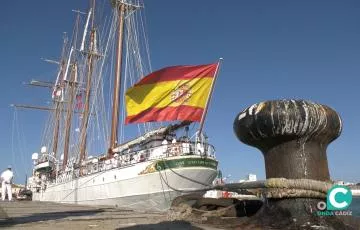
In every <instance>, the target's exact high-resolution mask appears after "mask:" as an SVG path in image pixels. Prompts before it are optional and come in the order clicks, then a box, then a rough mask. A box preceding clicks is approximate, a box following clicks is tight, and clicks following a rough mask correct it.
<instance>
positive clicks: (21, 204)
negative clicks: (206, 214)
mask: <svg viewBox="0 0 360 230" xmlns="http://www.w3.org/2000/svg"><path fill="white" fill-rule="evenodd" d="M0 228H1V229H40V230H41V229H69V230H70V229H76V230H82V229H210V230H211V229H214V230H215V229H219V228H213V227H211V226H206V225H199V224H194V223H189V222H186V221H168V218H167V215H166V214H164V213H159V212H148V211H147V212H139V211H133V210H130V209H120V208H111V207H93V206H81V205H70V204H57V203H48V202H36V201H14V202H6V201H5V202H4V201H3V202H2V201H0Z"/></svg>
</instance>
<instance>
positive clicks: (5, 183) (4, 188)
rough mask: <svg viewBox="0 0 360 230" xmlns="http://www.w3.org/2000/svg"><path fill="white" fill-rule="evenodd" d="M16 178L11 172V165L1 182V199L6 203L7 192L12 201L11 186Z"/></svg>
mask: <svg viewBox="0 0 360 230" xmlns="http://www.w3.org/2000/svg"><path fill="white" fill-rule="evenodd" d="M13 177H14V173H13V172H12V171H11V166H10V165H9V166H8V168H7V170H5V171H4V172H3V173H2V174H1V177H0V181H1V198H2V200H3V201H4V200H5V195H6V192H7V194H8V199H9V201H11V200H12V191H11V184H12V179H13Z"/></svg>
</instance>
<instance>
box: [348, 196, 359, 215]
mask: <svg viewBox="0 0 360 230" xmlns="http://www.w3.org/2000/svg"><path fill="white" fill-rule="evenodd" d="M348 210H351V211H352V215H353V216H360V197H358V196H357V197H355V196H353V199H352V202H351V205H350V207H349V208H348Z"/></svg>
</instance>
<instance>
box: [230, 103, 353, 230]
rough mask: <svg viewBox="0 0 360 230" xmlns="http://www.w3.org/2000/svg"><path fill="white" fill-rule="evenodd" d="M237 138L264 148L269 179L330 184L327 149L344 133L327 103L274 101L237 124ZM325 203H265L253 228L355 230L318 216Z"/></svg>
mask: <svg viewBox="0 0 360 230" xmlns="http://www.w3.org/2000/svg"><path fill="white" fill-rule="evenodd" d="M234 131H235V133H236V136H237V137H238V139H239V140H240V141H241V142H243V143H245V144H248V145H251V146H254V147H256V148H258V149H260V150H261V152H262V153H263V155H264V158H265V168H266V178H287V179H301V178H305V179H313V180H320V181H329V180H330V174H329V169H328V163H327V156H326V148H327V146H328V145H329V143H331V142H332V141H333V140H335V139H336V138H337V137H338V136H339V135H340V133H341V131H342V122H341V118H340V117H339V115H338V114H337V113H336V112H335V111H334V110H333V109H331V108H329V107H328V106H325V105H321V104H317V103H313V102H310V101H304V100H273V101H265V102H261V103H258V104H254V105H252V106H250V107H249V108H247V109H245V110H244V111H242V112H241V113H239V114H238V115H237V116H236V118H235V121H234ZM319 201H321V199H317V198H308V197H297V198H286V197H283V198H281V199H276V198H273V199H271V198H270V199H266V201H265V202H264V204H263V206H262V207H261V209H260V210H259V211H258V212H257V213H256V215H255V216H254V217H252V218H251V219H250V220H249V222H250V223H251V224H256V225H259V224H260V225H262V226H263V227H269V226H271V227H277V228H281V229H282V228H287V229H298V228H299V229H303V228H304V227H305V228H306V227H310V226H311V225H313V224H315V225H317V226H326V227H329V228H330V229H353V228H352V227H350V226H348V225H345V224H344V223H343V220H340V219H339V218H337V217H327V216H317V215H316V207H317V204H318V202H319Z"/></svg>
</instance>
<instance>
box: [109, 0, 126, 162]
mask: <svg viewBox="0 0 360 230" xmlns="http://www.w3.org/2000/svg"><path fill="white" fill-rule="evenodd" d="M116 7H117V10H118V34H117V36H118V40H117V47H116V51H117V52H116V55H117V56H116V65H115V79H114V93H113V106H112V119H111V136H110V146H109V147H110V148H109V152H108V154H109V156H110V155H111V154H112V149H113V148H115V147H116V144H117V138H118V136H117V134H118V123H119V107H120V89H121V86H120V84H121V60H122V44H123V34H124V15H125V3H123V2H122V1H117V2H116Z"/></svg>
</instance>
